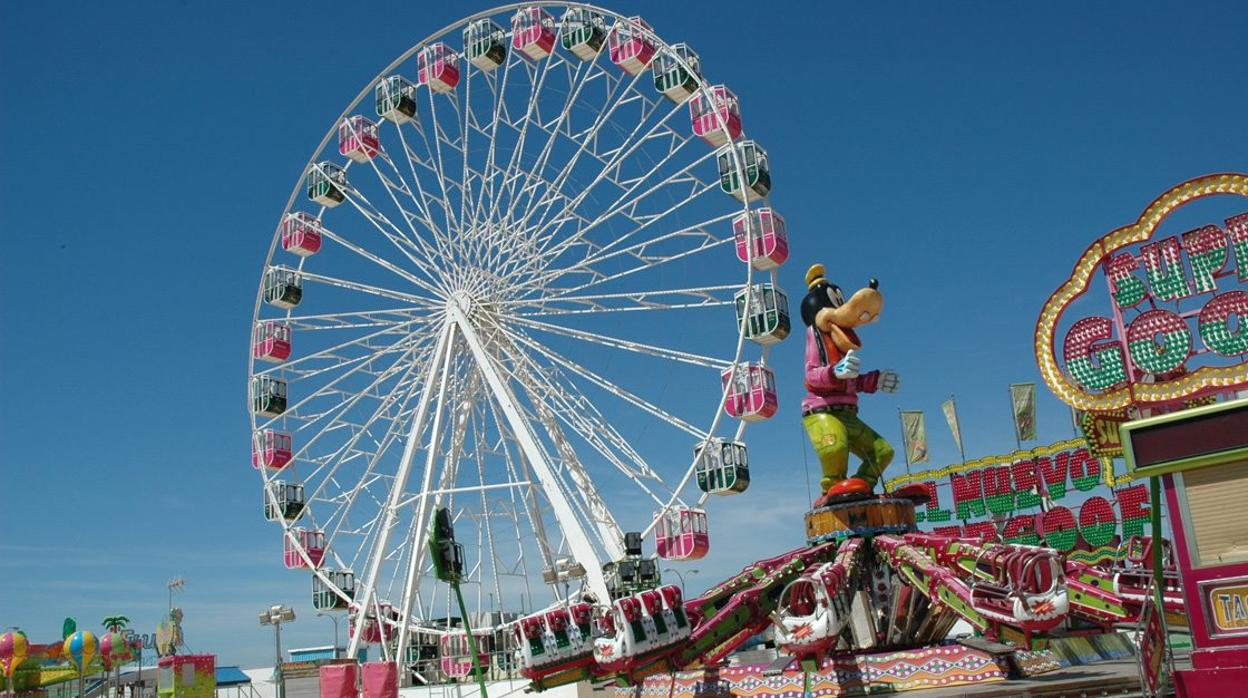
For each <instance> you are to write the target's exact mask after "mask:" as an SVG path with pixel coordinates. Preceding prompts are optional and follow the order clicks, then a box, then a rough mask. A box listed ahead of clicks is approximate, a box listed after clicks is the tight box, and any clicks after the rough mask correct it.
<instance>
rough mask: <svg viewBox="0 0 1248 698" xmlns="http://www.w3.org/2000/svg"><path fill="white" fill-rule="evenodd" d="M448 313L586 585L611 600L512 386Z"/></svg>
mask: <svg viewBox="0 0 1248 698" xmlns="http://www.w3.org/2000/svg"><path fill="white" fill-rule="evenodd" d="M447 312H448V315H449V316H450V317H451V319H453V320H454V321H455V323H456V324H457V325H459V330H460V332H462V333H463V335H464V341H465V342H467V344H468V348H469V349H471V350H472V355H473V358H475V359H476V362H477V367H478V368H479V369H480V371H481V375H482V376H483V377H484V378H485V381H486V383H487V384H488V385H489V387H490V390H491V391H492V392H493V393H494V397H495V399H496V400H497V401H498V405H499V407H500V408H501V409H502V411H503V416H505V417H506V418H507V423H508V425H510V427H511V430H512V432H513V433H514V434H515V436H516V440H517V441H518V442H519V443H520V448H521V449H522V450H523V451H524V454H525V456H526V457H527V458H528V461H529V463H530V464H531V465H532V466H533V471H534V474H535V475H537V479H538V481H539V482H540V483H541V485H542V489H543V491H544V492H545V493H546V499H547V500H548V501H549V502H550V506H551V508H552V509H553V510H554V512H555V518H556V519H558V521H559V527H560V528H561V529H563V535H564V538H565V539H566V540H567V542H568V548H569V549H570V550H571V552H572V555H573V556H574V557H575V558H576V560H577V562H580V563H581V564H582V565H584V566H585V575H586V583H587V584H588V586H589V589H590V591H592V592H593V594H594V596H596V597H597V598H598V600H599V601H600V602H604V603H605V602H606V601H607V600H609V599H610V598H611V597H610V595H609V594H608V593H607V582H606V580H605V579H604V578H603V576H602V563H601V562H600V561H599V560H598V554H597V553H596V552H595V551H594V546H593V544H592V543H590V541H589V536H587V535H586V534H585V531H584V530H583V529H582V528H581V524H580V522H579V521H577V519H576V514H575V512H574V511H573V510H572V506H571V504H569V503H568V500H567V498H566V497H565V496H564V493H563V490H562V489H561V488H560V487H559V482H558V480H557V479H556V478H555V474H554V471H553V470H552V469H551V467H550V464H549V463H548V462H547V461H546V455H545V453H544V452H543V451H542V449H541V448H540V447H539V446H538V444H537V439H536V438H535V437H534V436H533V430H532V429H531V428H530V426H529V423H528V422H527V421H526V420H525V419H524V417H523V416H522V415H521V413H520V408H519V406H518V405H517V404H516V399H515V395H514V394H513V393H512V391H511V387H510V386H509V385H508V383H507V381H506V380H504V379H503V376H502V375H501V374H500V372H499V370H498V367H497V366H495V365H494V359H493V357H491V356H490V354H489V352H488V351H486V349H485V346H484V345H482V343H481V340H480V339H479V338H478V337H477V333H476V330H475V329H474V328H473V326H472V323H471V322H469V320H468V317H467V316H466V315H465V314H464V311H463V309H462V308H460V307H459V305H458V304H457V303H456V302H452V303H449V304H447Z"/></svg>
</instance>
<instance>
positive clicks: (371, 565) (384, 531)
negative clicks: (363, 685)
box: [347, 321, 454, 657]
mask: <svg viewBox="0 0 1248 698" xmlns="http://www.w3.org/2000/svg"><path fill="white" fill-rule="evenodd" d="M453 327H454V325H452V324H451V322H449V321H448V322H447V323H446V324H445V325H443V326H442V332H441V335H440V336H439V337H438V344H437V348H435V349H434V359H433V361H434V363H433V364H432V366H433V367H434V368H435V370H436V367H437V362H438V361H440V360H443V355H444V354H447V353H449V351H450V349H449V344H450V336H451V332H452V330H453ZM436 377H437V376H436V375H435V374H434V371H432V370H431V371H430V375H429V377H428V378H427V379H426V381H425V385H424V389H423V390H422V391H421V395H420V405H419V406H418V407H417V408H416V414H415V416H414V417H413V418H412V430H411V431H410V432H408V435H407V443H406V444H405V445H404V446H403V457H402V459H401V460H400V461H399V469H398V472H397V473H396V474H395V476H394V482H393V483H391V489H390V498H389V501H388V502H387V505H386V509H385V512H384V513H383V516H382V519H381V522H380V523H379V525H380V526H381V528H380V529H378V530H377V538H376V540H375V541H374V543H373V551H372V554H371V555H370V556H369V561H368V571H367V573H366V574H365V577H364V587H363V591H364V596H363V598H361V599H360V604H359V609H360V614H361V615H360V618H359V619H358V620H357V621H356V623H355V632H353V633H351V640H350V642H349V643H348V645H347V656H348V657H354V656H355V655H356V654H357V653H358V652H359V648H360V634H361V633H362V632H363V630H364V626H365V623H364V617H365V615H366V614H367V612H368V607H369V606H370V605H371V604H372V603H373V595H374V594H375V593H376V591H377V573H378V572H379V571H380V570H381V563H382V560H384V559H385V557H386V546H387V545H388V544H389V542H390V530H391V529H392V528H394V526H395V524H396V523H397V522H398V508H399V501H400V500H401V499H402V498H403V491H404V490H405V489H406V488H407V477H408V474H409V473H410V472H411V470H412V460H413V459H414V457H415V455H416V448H417V446H418V444H419V442H420V432H421V429H422V428H423V427H424V422H425V416H426V415H427V414H428V412H429V402H430V398H431V397H432V396H433V384H434V379H435V378H436ZM435 437H436V435H435Z"/></svg>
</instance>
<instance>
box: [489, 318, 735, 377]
mask: <svg viewBox="0 0 1248 698" xmlns="http://www.w3.org/2000/svg"><path fill="white" fill-rule="evenodd" d="M510 321H511V322H513V323H515V324H517V325H521V326H524V327H527V328H531V329H535V330H540V331H543V332H550V333H552V334H557V335H561V336H563V337H572V338H573V339H580V340H584V341H587V342H592V343H594V344H598V345H601V346H606V347H612V348H614V349H622V350H624V351H628V352H632V353H634V354H644V355H648V356H653V357H655V358H659V359H670V360H672V361H679V362H681V363H685V364H690V365H693V366H699V367H702V368H710V369H714V370H715V371H716V372H720V371H723V370H724V369H726V368H729V367H730V366H732V362H731V361H728V360H726V359H717V358H715V357H712V356H703V355H701V354H695V353H693V352H688V351H679V350H676V349H668V348H666V347H659V346H655V345H653V344H646V343H644V342H637V341H634V340H629V339H620V338H618V337H611V336H608V335H605V334H599V333H596V332H589V331H587V330H578V329H574V328H571V327H564V326H562V325H556V324H553V323H549V322H541V321H538V320H531V319H528V318H524V317H513V318H510Z"/></svg>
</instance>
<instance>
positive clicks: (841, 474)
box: [802, 405, 893, 492]
mask: <svg viewBox="0 0 1248 698" xmlns="http://www.w3.org/2000/svg"><path fill="white" fill-rule="evenodd" d="M802 425H803V426H805V427H806V435H807V436H809V437H810V443H811V445H813V446H814V447H815V453H816V454H818V456H819V466H820V469H821V470H822V471H823V478H822V479H821V480H819V488H820V491H821V492H827V491H828V488H829V487H831V486H832V485H835V484H836V483H838V482H840V481H841V480H844V479H845V478H846V475H847V474H848V472H849V454H850V453H853V454H854V455H855V456H858V457H859V458H861V459H862V465H860V466H858V472H857V473H856V474H855V477H859V478H862V479H863V480H866V481H867V483H868V484H870V485H871V487H872V488H874V487H875V483H876V482H878V481H879V479H880V475H881V474H883V472H884V469H885V468H887V467H888V464H889V463H891V462H893V447H892V446H891V445H890V444H889V443H888V442H887V441H885V440H884V437H882V436H880V435H879V434H877V433H875V430H874V429H872V428H871V427H869V426H867V424H866V422H864V421H862V420H861V419H859V418H858V408H857V407H856V406H854V405H843V406H836V407H824V408H820V410H819V411H818V412H811V413H810V414H807V415H806V416H804V417H802Z"/></svg>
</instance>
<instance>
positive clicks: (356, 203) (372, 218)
mask: <svg viewBox="0 0 1248 698" xmlns="http://www.w3.org/2000/svg"><path fill="white" fill-rule="evenodd" d="M383 186H384V185H383ZM348 191H349V193H350V196H348V197H347V199H348V200H349V201H350V202H351V205H352V206H353V207H354V208H355V210H356V211H358V212H359V213H360V215H361V216H363V217H364V219H365V220H367V221H368V222H369V223H370V224H372V226H373V227H374V228H375V229H376V230H377V232H378V233H380V234H381V236H382V237H384V238H385V239H386V240H387V241H389V242H390V244H391V245H392V246H393V247H394V248H395V249H396V250H398V251H399V253H400V254H402V255H403V256H404V257H406V258H407V259H408V261H410V262H411V263H412V264H413V265H414V266H415V267H416V268H418V269H420V270H421V271H422V272H423V273H425V274H426V275H427V276H428V277H429V279H430V280H429V281H427V280H425V279H421V278H419V277H417V276H416V275H415V274H412V273H411V272H409V271H407V270H406V269H403V268H401V267H399V266H396V265H395V264H393V263H392V262H390V261H388V260H385V259H383V258H381V257H380V256H378V255H376V254H373V253H372V252H369V251H368V250H365V249H364V248H363V247H362V246H360V245H358V244H355V243H352V242H349V241H347V240H346V239H345V238H343V237H342V236H340V235H338V234H336V233H334V232H333V231H331V230H329V229H325V230H323V232H322V234H324V235H325V236H326V237H329V238H330V239H331V240H333V241H334V242H337V243H338V244H340V245H342V246H343V247H345V248H346V249H348V250H351V251H352V252H354V253H356V254H358V255H360V256H361V257H364V258H365V259H367V260H368V261H370V262H372V263H374V264H376V265H377V266H380V267H382V268H384V269H386V270H387V271H390V272H392V273H394V274H396V275H398V276H399V277H401V278H402V279H404V280H405V281H408V282H410V283H412V284H415V285H416V286H419V287H420V288H422V289H424V290H426V291H428V292H429V294H430V295H431V296H433V297H439V296H442V295H444V293H445V291H444V290H443V289H440V288H438V287H437V286H435V284H436V283H437V282H438V276H437V274H436V273H435V272H434V271H433V270H432V269H430V268H429V266H428V265H427V264H426V263H424V262H423V261H421V260H420V259H419V258H418V257H417V256H416V255H414V254H413V253H412V250H411V249H409V248H414V247H415V245H414V244H413V243H412V241H411V239H410V238H408V236H407V235H406V234H404V233H403V231H402V230H401V229H400V228H399V227H398V226H397V225H395V224H394V223H393V222H392V221H391V220H390V219H389V218H388V217H386V215H385V214H384V213H382V212H381V211H380V210H378V209H377V207H376V206H374V205H373V204H372V202H370V201H369V200H368V199H367V197H365V196H364V194H363V193H361V192H360V191H359V190H358V189H355V188H354V187H349V188H348ZM387 191H388V189H387ZM391 199H392V200H394V201H395V204H396V205H398V201H397V199H394V197H393V193H391ZM361 204H363V205H361ZM366 207H367V208H366ZM399 209H400V211H402V212H403V214H404V220H405V221H407V225H408V227H409V228H411V221H410V220H409V219H408V215H407V212H406V211H405V210H404V209H403V208H402V207H401V206H400V207H399ZM412 233H413V235H415V234H416V233H415V229H414V228H412Z"/></svg>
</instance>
